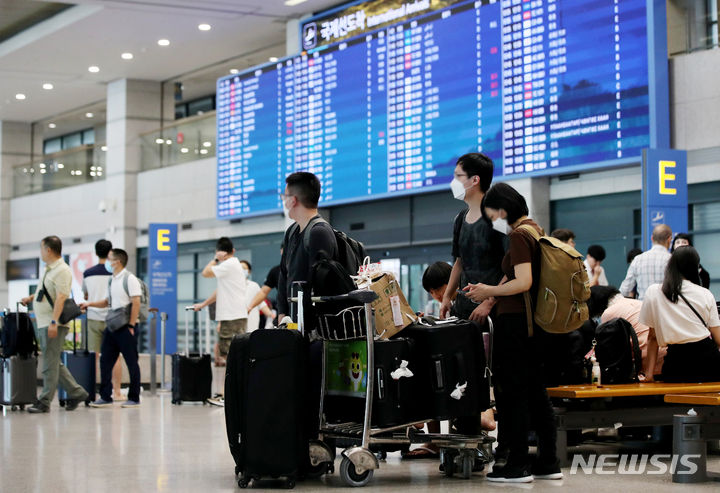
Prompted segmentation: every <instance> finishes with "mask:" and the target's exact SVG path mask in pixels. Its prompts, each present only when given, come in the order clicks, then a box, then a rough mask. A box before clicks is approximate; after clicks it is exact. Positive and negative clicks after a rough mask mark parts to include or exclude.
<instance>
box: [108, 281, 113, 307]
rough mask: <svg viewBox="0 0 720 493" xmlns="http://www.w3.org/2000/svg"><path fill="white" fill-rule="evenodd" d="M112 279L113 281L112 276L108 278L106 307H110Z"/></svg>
mask: <svg viewBox="0 0 720 493" xmlns="http://www.w3.org/2000/svg"><path fill="white" fill-rule="evenodd" d="M112 279H113V276H108V294H107V300H108V307H112Z"/></svg>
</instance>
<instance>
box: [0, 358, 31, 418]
mask: <svg viewBox="0 0 720 493" xmlns="http://www.w3.org/2000/svg"><path fill="white" fill-rule="evenodd" d="M36 401H37V356H36V355H30V356H18V355H15V356H10V357H9V358H0V404H2V405H3V406H12V408H13V409H14V408H15V406H19V407H20V409H24V408H25V404H35V402H36Z"/></svg>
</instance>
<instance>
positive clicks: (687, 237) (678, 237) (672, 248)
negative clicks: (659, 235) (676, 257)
mask: <svg viewBox="0 0 720 493" xmlns="http://www.w3.org/2000/svg"><path fill="white" fill-rule="evenodd" d="M676 240H687V242H688V244H689V245H690V246H693V244H692V239H691V238H690V235H689V234H687V233H678V234H676V235H675V238H673V241H672V244H671V245H670V253H672V252H674V251H675V241H676Z"/></svg>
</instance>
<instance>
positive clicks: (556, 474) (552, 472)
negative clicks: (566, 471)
mask: <svg viewBox="0 0 720 493" xmlns="http://www.w3.org/2000/svg"><path fill="white" fill-rule="evenodd" d="M532 474H533V477H534V478H535V479H562V478H563V473H562V471H561V470H560V466H558V464H557V462H555V463H554V464H549V465H543V464H534V465H533V468H532Z"/></svg>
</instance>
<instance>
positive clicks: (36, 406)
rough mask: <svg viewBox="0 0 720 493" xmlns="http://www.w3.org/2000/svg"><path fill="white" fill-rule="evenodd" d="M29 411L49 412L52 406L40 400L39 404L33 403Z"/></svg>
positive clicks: (33, 412) (36, 412)
mask: <svg viewBox="0 0 720 493" xmlns="http://www.w3.org/2000/svg"><path fill="white" fill-rule="evenodd" d="M27 412H29V413H32V414H40V413H49V412H50V408H49V407H48V406H46V405H45V404H43V403H42V402H38V403H37V404H33V405H32V406H30V407H29V408H27Z"/></svg>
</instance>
